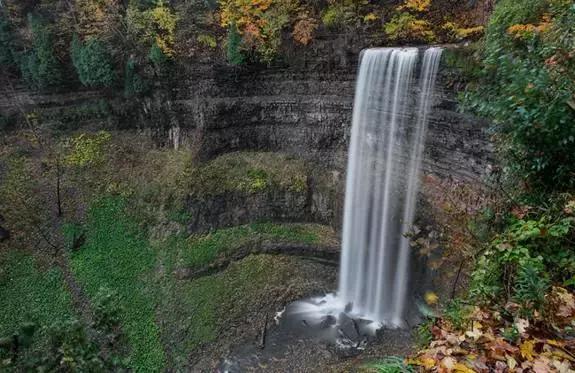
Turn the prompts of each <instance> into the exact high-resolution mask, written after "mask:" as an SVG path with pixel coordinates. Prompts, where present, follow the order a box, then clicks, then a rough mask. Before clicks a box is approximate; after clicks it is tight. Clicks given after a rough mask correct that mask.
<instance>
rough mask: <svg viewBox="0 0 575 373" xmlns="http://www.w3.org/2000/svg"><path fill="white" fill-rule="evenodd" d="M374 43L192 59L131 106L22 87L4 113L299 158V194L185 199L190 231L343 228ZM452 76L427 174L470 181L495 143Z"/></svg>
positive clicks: (317, 44)
mask: <svg viewBox="0 0 575 373" xmlns="http://www.w3.org/2000/svg"><path fill="white" fill-rule="evenodd" d="M377 45H378V41H377V40H373V39H370V37H369V36H365V35H349V34H347V35H323V36H322V35H320V36H319V37H318V39H316V40H315V41H314V42H313V43H312V44H311V46H307V47H303V46H300V47H297V46H293V45H292V46H288V47H286V50H285V51H284V52H283V55H284V56H285V57H284V60H285V61H289V64H287V63H286V64H278V65H277V66H272V67H263V66H248V67H232V66H228V65H226V64H224V63H221V62H215V64H214V61H221V59H217V58H210V59H205V60H203V61H202V60H197V61H193V62H190V63H188V64H185V65H183V66H179V67H178V68H176V69H174V72H173V73H172V74H171V75H170V77H167V79H166V83H165V84H163V86H159V87H157V88H156V89H155V91H154V93H153V94H152V95H151V97H148V98H145V99H140V100H131V101H125V100H124V99H123V98H119V97H118V96H117V95H116V96H110V95H109V92H108V94H106V93H104V92H82V93H79V94H76V93H73V94H60V95H57V94H54V95H31V94H30V93H29V92H26V91H22V90H20V91H16V92H9V93H8V94H6V95H4V98H3V99H2V100H0V113H1V114H3V115H4V116H6V115H7V114H9V113H14V112H18V111H25V112H26V111H38V110H39V111H40V112H42V113H47V114H44V115H43V116H45V117H50V118H57V119H58V120H61V118H62V117H67V116H69V117H71V118H72V119H71V123H80V122H81V123H83V124H86V123H88V124H91V126H92V127H94V123H98V122H99V123H101V124H102V123H103V124H104V126H105V127H107V128H112V129H114V128H116V129H137V130H141V131H143V132H145V133H149V134H150V135H151V136H153V137H154V138H155V140H156V142H157V143H158V144H160V145H163V146H173V147H176V148H180V149H183V148H189V149H190V151H193V152H195V153H196V154H197V156H198V158H199V159H200V160H204V161H205V160H209V159H213V158H215V157H217V156H218V155H221V154H224V153H227V152H234V151H271V152H282V153H287V154H290V155H293V156H294V157H297V158H303V159H306V160H309V161H310V163H311V164H312V165H315V170H316V171H313V172H311V175H310V178H309V180H308V191H307V192H306V195H305V196H300V195H297V196H291V195H289V196H287V197H286V196H285V195H283V194H282V193H275V194H271V195H268V196H264V197H261V198H259V197H258V198H256V197H254V196H251V197H248V196H247V197H245V198H244V197H242V196H233V198H224V197H222V198H223V199H222V198H216V199H214V200H213V201H190V203H189V204H188V206H187V208H188V209H189V212H190V213H193V214H194V216H195V217H194V222H195V223H191V224H190V230H191V231H196V230H204V229H212V228H215V227H217V226H218V225H223V226H225V225H235V224H243V223H246V222H249V221H251V220H253V218H256V219H257V218H266V217H270V218H274V219H276V218H279V219H286V220H298V221H303V220H307V221H319V222H322V223H331V224H334V225H339V224H340V222H341V220H342V219H341V206H342V202H343V190H344V180H345V178H344V174H345V169H346V165H347V149H348V142H349V135H350V130H351V128H350V127H351V122H352V120H351V119H352V109H353V99H354V90H355V80H356V72H357V66H358V60H359V56H360V52H361V49H363V48H367V47H373V46H377ZM455 74H457V73H456V72H455ZM452 75H454V72H453V71H450V68H449V67H448V66H446V65H445V64H442V67H441V70H440V78H439V81H438V86H437V93H436V97H435V98H434V100H433V109H432V113H431V118H430V122H429V131H428V134H427V141H426V150H425V158H424V166H423V168H424V170H423V171H424V172H425V173H430V174H434V175H437V176H439V177H441V178H454V179H457V180H460V181H463V182H468V183H475V182H477V181H478V180H480V179H481V178H482V177H483V176H484V175H485V173H486V172H487V170H488V168H489V165H490V164H491V163H492V151H491V144H490V142H489V139H488V135H487V133H486V127H487V126H486V123H484V122H483V121H481V120H479V119H477V118H474V117H472V116H468V115H463V114H460V113H458V111H457V103H456V100H455V96H456V92H455V91H454V90H453V89H452V88H450V82H449V77H450V76H452ZM416 86H417V85H416ZM70 112H72V114H70ZM77 117H80V118H81V120H78V119H77ZM64 127H72V129H74V127H75V125H72V126H70V125H66V124H65V123H64ZM274 195H277V196H278V198H277V200H278V202H277V203H276V202H274V201H276V199H274V198H272V197H273V196H274ZM270 196H271V197H270ZM270 198H271V199H272V200H273V201H271V200H270ZM250 201H252V202H250ZM270 201H271V202H270ZM282 201H285V203H284V202H282ZM263 205H265V208H262V206H263ZM294 209H296V210H298V211H293V210H294ZM256 210H257V211H256ZM268 210H269V211H268ZM282 210H284V211H290V212H289V213H284V212H282ZM266 211H268V212H269V214H268V213H267V212H266ZM268 215H269V216H268Z"/></svg>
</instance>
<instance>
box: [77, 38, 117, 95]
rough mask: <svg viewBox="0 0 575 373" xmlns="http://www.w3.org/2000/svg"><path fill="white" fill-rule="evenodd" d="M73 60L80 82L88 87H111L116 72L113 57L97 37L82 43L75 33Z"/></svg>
mask: <svg viewBox="0 0 575 373" xmlns="http://www.w3.org/2000/svg"><path fill="white" fill-rule="evenodd" d="M70 50H71V55H72V62H73V64H74V67H75V68H76V72H77V73H78V78H80V82H82V84H83V85H84V86H86V87H111V86H112V85H113V84H114V82H115V81H116V74H115V72H114V67H113V65H112V62H111V58H110V56H109V54H108V52H107V51H106V48H105V47H104V45H103V44H102V43H101V42H100V41H99V40H97V39H90V40H88V41H87V42H86V43H82V42H81V41H80V39H79V38H78V36H77V35H74V38H73V40H72V46H71V48H70Z"/></svg>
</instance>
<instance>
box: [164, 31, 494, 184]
mask: <svg viewBox="0 0 575 373" xmlns="http://www.w3.org/2000/svg"><path fill="white" fill-rule="evenodd" d="M353 41H354V40H351V42H352V43H353ZM355 41H356V42H357V40H355ZM364 42H365V41H364ZM349 43H350V41H346V40H343V39H342V40H339V39H336V40H334V41H332V43H331V44H328V43H325V44H324V45H323V46H324V49H321V48H318V49H317V50H316V53H317V54H319V53H320V51H323V53H324V54H323V56H324V59H321V58H320V56H319V55H316V56H303V57H302V58H303V61H302V60H298V61H297V62H298V63H296V64H295V65H292V66H286V67H281V68H278V67H275V68H267V69H248V68H245V69H238V68H231V67H225V66H220V67H210V68H207V67H205V66H203V67H200V66H196V68H195V69H190V70H189V71H187V72H185V73H184V74H183V75H184V76H185V78H183V81H180V83H181V84H179V85H178V87H177V88H175V89H173V91H172V92H171V94H170V95H169V96H170V98H169V99H168V100H169V104H168V106H169V107H170V110H171V111H172V113H174V114H175V115H174V116H173V117H172V118H171V120H170V122H169V123H166V124H165V127H164V130H163V132H164V133H163V135H161V136H163V137H164V138H168V137H169V138H170V139H171V140H170V141H172V142H173V141H176V143H177V145H178V146H181V145H185V144H194V146H195V147H197V151H198V154H199V156H200V159H210V158H213V157H215V156H217V155H219V154H221V153H224V152H230V151H239V150H263V151H279V152H286V153H289V154H293V155H295V156H298V157H304V158H306V159H309V160H311V161H314V162H316V163H319V164H321V166H322V167H329V168H332V169H335V170H338V171H344V170H345V167H346V161H347V148H348V141H349V134H350V126H351V117H352V106H353V97H354V89H355V79H356V70H357V62H358V57H359V54H360V51H359V50H357V49H358V48H357V45H356V44H349ZM336 45H338V46H339V48H335V46H336ZM352 45H353V46H352ZM330 47H331V48H332V49H331V50H330ZM336 49H337V50H336ZM326 56H327V57H326ZM342 56H345V57H342ZM328 57H331V59H329V58H328ZM306 58H307V60H306ZM325 58H328V59H325ZM190 67H194V66H190ZM448 70H449V68H447V67H445V66H444V67H443V68H442V71H441V73H440V80H439V82H438V83H439V84H438V89H437V94H436V97H435V98H434V105H433V110H432V115H431V119H430V123H429V132H428V136H427V143H426V153H425V161H424V171H425V172H429V173H433V174H436V175H438V176H441V177H454V178H457V179H460V180H464V181H472V180H477V179H478V178H481V177H482V176H483V175H484V173H485V172H486V170H487V168H488V165H489V164H490V163H491V145H490V143H489V139H488V136H487V134H486V123H484V122H483V121H481V120H479V119H477V118H474V117H472V116H468V115H463V114H460V113H458V112H457V104H456V101H455V94H456V92H454V91H453V90H452V89H450V88H449V87H448V84H449V82H448V79H447V76H448V75H450V74H448V72H449V71H448ZM449 73H451V72H449ZM160 132H162V131H160ZM174 133H177V134H178V136H177V137H174V136H173V134H174ZM170 135H172V136H170Z"/></svg>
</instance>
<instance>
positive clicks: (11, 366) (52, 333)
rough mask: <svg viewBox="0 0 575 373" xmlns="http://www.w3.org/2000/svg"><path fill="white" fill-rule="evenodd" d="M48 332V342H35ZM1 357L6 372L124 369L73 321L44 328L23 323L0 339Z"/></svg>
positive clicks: (119, 360) (117, 359)
mask: <svg viewBox="0 0 575 373" xmlns="http://www.w3.org/2000/svg"><path fill="white" fill-rule="evenodd" d="M44 333H45V334H47V336H48V344H47V345H45V346H43V345H41V344H39V343H38V338H39V335H40V334H44ZM0 341H1V342H0V359H2V366H3V368H5V369H7V370H8V371H12V370H13V371H42V372H43V371H48V372H52V371H59V372H71V371H74V372H99V371H124V370H125V365H124V363H123V362H122V360H121V359H120V358H119V357H118V356H116V355H113V354H100V348H99V346H98V345H97V344H96V343H95V342H93V341H91V340H90V338H89V337H88V335H87V333H86V329H85V328H84V326H83V325H82V324H81V323H80V322H79V321H76V320H68V321H65V322H56V323H54V324H52V325H49V326H48V327H46V328H41V327H39V326H38V325H35V324H31V323H25V324H22V326H21V327H20V329H19V330H18V331H17V332H16V333H14V334H13V335H11V336H8V337H6V338H1V339H0Z"/></svg>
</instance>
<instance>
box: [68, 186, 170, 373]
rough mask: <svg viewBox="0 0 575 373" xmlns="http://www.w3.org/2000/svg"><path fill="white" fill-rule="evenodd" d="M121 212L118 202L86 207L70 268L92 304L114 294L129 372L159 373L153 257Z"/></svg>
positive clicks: (120, 201)
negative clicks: (81, 239)
mask: <svg viewBox="0 0 575 373" xmlns="http://www.w3.org/2000/svg"><path fill="white" fill-rule="evenodd" d="M125 208H126V200H125V199H123V198H121V197H117V196H111V197H103V198H101V199H100V200H98V201H97V202H95V203H94V204H93V205H92V206H91V208H90V210H89V212H88V223H87V224H86V244H85V245H84V246H83V247H82V248H81V249H80V250H79V251H78V252H76V253H74V254H73V255H72V259H71V264H72V268H73V271H74V274H75V275H76V277H77V278H78V280H79V281H80V283H81V284H82V286H83V287H84V289H85V290H86V292H87V293H88V294H89V295H90V297H92V298H93V299H95V298H96V297H97V296H98V293H99V291H100V289H101V288H103V287H104V288H108V289H111V290H114V291H115V292H117V294H118V298H119V300H118V302H119V305H120V306H121V308H120V310H121V311H120V315H119V318H120V321H121V325H122V328H123V330H124V332H125V334H126V337H127V340H128V342H129V345H130V347H131V353H130V358H131V359H130V365H131V367H132V368H133V369H135V370H137V371H159V370H161V369H162V368H163V366H164V352H163V349H162V345H161V342H160V336H159V329H158V326H157V325H156V323H155V299H154V295H155V294H154V287H153V286H152V285H153V284H152V283H151V280H150V278H149V276H150V275H151V272H152V271H153V269H154V264H155V253H154V251H153V250H152V248H151V247H150V245H149V244H148V242H147V240H146V238H145V236H144V235H143V233H142V232H141V231H140V229H139V227H138V225H137V224H136V222H135V221H134V220H133V219H132V218H130V217H129V216H128V215H127V214H126V213H125Z"/></svg>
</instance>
